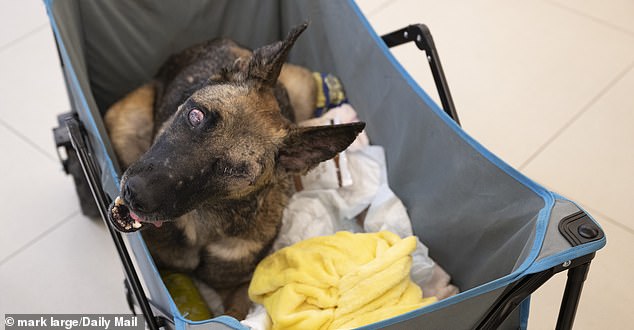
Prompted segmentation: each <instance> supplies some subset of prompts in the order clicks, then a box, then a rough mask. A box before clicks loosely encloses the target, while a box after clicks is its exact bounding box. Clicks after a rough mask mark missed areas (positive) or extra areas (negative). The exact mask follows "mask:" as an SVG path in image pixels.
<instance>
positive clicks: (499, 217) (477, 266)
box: [45, 0, 606, 329]
mask: <svg viewBox="0 0 634 330" xmlns="http://www.w3.org/2000/svg"><path fill="white" fill-rule="evenodd" d="M45 2H46V7H47V10H48V14H49V16H50V21H51V25H52V28H53V31H54V34H55V38H56V41H57V45H58V50H59V55H60V58H61V63H62V66H63V72H64V75H65V80H66V84H67V87H68V92H69V97H70V100H71V102H70V103H71V106H72V111H71V112H70V113H68V114H63V115H61V116H60V127H58V128H56V129H55V138H56V142H57V145H58V148H59V149H65V150H66V151H67V154H68V156H67V157H64V158H63V162H64V165H65V168H67V170H68V171H69V172H70V173H72V174H73V175H74V176H75V179H76V182H77V189H78V191H79V192H80V196H84V197H85V196H86V195H87V194H90V193H82V192H85V191H88V189H90V191H91V192H92V195H93V196H94V199H95V200H96V202H97V203H96V205H97V206H98V207H97V208H95V210H97V211H98V214H99V215H101V217H103V218H104V220H105V219H106V213H105V212H106V210H107V206H108V205H109V204H110V202H111V201H112V199H113V197H115V196H117V195H118V182H119V175H120V174H121V171H120V168H119V166H118V164H117V159H116V157H115V154H114V152H113V149H112V146H111V144H110V142H109V138H108V135H107V133H106V130H105V127H104V123H103V120H102V115H103V114H104V112H105V111H106V109H108V107H109V106H110V105H112V104H113V103H114V102H115V101H116V100H118V99H119V98H121V97H122V96H123V95H125V94H126V93H127V92H129V91H131V90H132V89H134V88H136V87H137V86H139V85H141V84H142V83H143V82H145V81H147V80H149V79H150V77H152V76H153V75H154V74H155V72H156V70H157V69H158V67H159V66H160V64H161V63H162V62H163V61H164V60H165V59H166V58H167V57H168V56H169V55H170V54H172V53H174V52H176V51H178V50H181V49H183V48H185V47H187V46H189V45H191V44H194V43H197V42H200V41H203V40H207V39H211V38H214V37H218V36H228V37H231V38H233V39H235V40H237V41H238V42H240V43H241V44H243V45H247V46H249V47H252V48H255V47H258V46H261V45H264V44H267V43H270V42H272V41H274V40H279V39H281V38H283V37H284V36H285V34H286V32H287V31H289V30H290V28H291V27H292V26H294V25H296V24H298V23H300V22H302V21H304V20H306V19H309V20H310V22H311V24H310V27H309V29H308V30H307V31H306V33H304V35H302V37H301V38H300V40H299V41H298V42H297V44H296V45H295V47H294V48H293V50H292V52H291V54H290V58H289V62H291V63H296V64H300V65H304V66H306V67H308V68H311V69H313V70H316V71H321V72H332V73H335V74H336V75H337V76H338V77H339V78H340V79H341V81H342V82H343V83H344V85H345V88H346V93H347V96H348V99H349V100H350V103H351V104H353V105H354V106H355V108H356V109H357V111H358V113H359V116H360V118H361V119H362V120H363V121H365V122H366V123H367V131H368V133H369V136H370V139H371V142H372V143H374V144H378V145H382V146H383V147H384V148H385V150H386V157H387V165H388V176H389V182H390V183H391V188H392V190H394V192H396V194H397V195H398V196H399V197H400V198H401V200H402V201H403V202H404V204H405V205H406V206H407V209H408V212H409V215H410V218H411V219H412V225H413V228H414V232H415V233H416V234H417V235H418V236H419V237H420V238H421V240H422V241H423V243H425V245H427V246H428V247H429V251H430V255H431V256H432V257H433V258H434V259H435V260H436V261H437V262H438V263H439V264H441V265H442V266H443V267H444V268H445V269H446V270H447V271H448V272H449V273H450V274H451V276H452V277H453V282H454V283H455V284H456V285H457V286H459V287H460V289H461V293H460V294H458V295H455V296H452V297H450V298H447V299H445V300H442V301H440V302H437V303H435V304H432V305H429V306H426V307H423V308H420V309H418V310H414V311H412V312H409V313H406V314H403V315H401V316H398V317H394V318H391V319H387V320H384V321H381V322H378V323H375V324H371V325H368V326H365V327H364V328H367V329H375V328H393V329H423V328H424V329H470V328H478V329H496V328H504V329H516V328H522V329H523V328H526V327H527V319H528V312H529V300H530V295H531V293H532V292H534V291H535V290H536V289H537V288H538V287H539V286H541V285H542V284H543V283H545V282H546V281H547V280H548V279H549V278H551V277H552V276H553V274H555V273H558V272H562V271H567V272H568V282H567V284H566V289H565V293H564V297H563V300H562V303H561V308H560V313H559V319H558V322H557V328H559V329H569V328H571V327H572V323H573V321H574V316H575V311H576V308H577V304H578V301H579V297H580V294H581V289H582V286H583V281H584V279H585V277H586V274H587V272H588V268H589V266H590V261H591V260H592V258H593V257H594V255H595V252H596V251H597V250H599V249H600V248H602V247H603V246H604V245H605V243H606V240H605V237H604V235H603V232H602V231H601V229H600V227H599V226H598V224H597V223H596V222H595V221H594V220H593V219H592V218H591V217H590V216H589V215H588V214H587V213H585V211H583V210H582V209H581V208H580V207H579V206H577V205H576V204H575V203H574V202H572V201H570V200H568V199H566V198H565V197H563V196H560V195H557V194H555V193H553V192H550V191H548V190H547V189H545V188H543V187H542V186H540V185H538V184H536V183H535V182H533V181H531V180H530V179H528V178H526V177H525V176H523V175H522V174H521V173H519V172H517V171H516V170H515V169H513V168H511V167H510V166H509V165H507V164H505V163H504V162H503V161H501V160H500V159H498V158H497V157H496V156H495V155H493V154H492V153H491V152H489V151H487V150H486V149H485V148H484V147H483V146H481V145H480V144H479V143H478V142H477V141H475V140H474V139H472V138H471V137H469V136H468V135H467V134H466V133H465V132H464V131H463V130H462V129H461V128H460V126H459V123H458V118H457V114H456V112H455V110H454V106H453V103H452V101H451V95H450V93H449V90H448V87H447V83H446V81H445V78H444V76H443V73H442V68H441V66H440V62H439V59H438V54H437V53H436V50H435V48H434V44H433V41H432V38H431V35H430V33H429V31H428V30H427V28H426V27H425V26H424V25H410V26H407V27H405V28H403V29H401V30H399V31H395V32H393V33H390V34H388V35H385V36H383V37H380V36H377V34H376V33H375V32H374V31H373V30H372V28H371V27H370V25H369V24H368V21H367V20H366V18H365V17H364V16H363V14H362V13H361V12H360V10H359V8H358V7H357V6H356V5H355V4H354V2H353V1H328V0H322V1H312V0H297V1H290V0H269V1H256V0H253V1H230V0H217V1H188V2H183V1H176V0H170V1H167V0H161V1H151V0H138V1H90V2H89V1H76V0H46V1H45ZM409 41H412V42H414V43H415V44H416V46H418V48H420V49H421V50H424V55H426V56H422V54H423V53H421V60H423V59H427V60H428V61H429V63H430V67H431V70H432V73H433V75H434V78H435V82H436V86H437V88H438V91H439V95H440V97H441V99H442V108H441V107H439V106H438V105H436V104H435V103H434V102H433V101H432V100H431V99H430V98H429V96H428V95H427V94H426V92H425V91H423V90H422V89H421V88H420V87H419V86H418V85H417V84H416V83H415V82H414V81H413V80H412V78H411V77H410V75H409V74H408V73H407V72H406V71H405V70H404V69H403V68H402V67H401V65H400V64H399V63H398V62H397V61H396V60H395V59H394V57H393V56H392V55H391V53H390V51H389V49H388V47H392V46H396V45H400V44H403V43H407V42H409ZM443 109H444V110H443ZM82 204H83V209H84V211H85V212H86V213H89V212H90V211H91V209H92V207H93V206H94V203H93V202H92V201H91V200H85V201H84V202H83V203H82ZM106 224H107V226H108V229H109V231H110V234H111V235H112V238H113V239H114V242H115V245H116V248H117V251H118V253H119V255H120V257H121V261H122V263H123V266H124V269H125V284H126V287H127V288H128V298H129V302H130V303H131V306H132V305H136V306H138V308H140V310H141V312H142V313H143V315H144V317H145V319H146V324H147V326H148V327H149V328H150V329H156V328H159V327H166V328H178V329H182V328H212V329H226V328H230V329H234V328H235V329H241V328H244V327H243V326H242V325H241V324H240V323H239V322H238V321H237V320H235V319H233V318H230V317H228V316H220V317H216V318H213V319H209V320H205V321H196V322H194V321H191V320H188V319H187V318H186V317H184V316H183V315H181V314H180V313H179V311H178V309H177V308H176V306H175V304H174V301H173V299H172V297H171V296H170V295H169V293H168V291H167V289H166V287H165V285H164V284H163V282H162V281H161V277H160V276H159V274H158V271H157V269H156V266H155V265H154V263H153V261H152V259H151V256H150V254H149V253H148V250H147V247H146V246H145V244H144V242H143V240H142V238H141V236H140V234H138V233H133V234H126V235H122V234H120V233H119V232H117V231H116V230H115V229H114V228H113V227H112V225H111V224H110V223H109V222H108V221H106ZM129 251H131V252H132V255H133V256H134V260H135V261H134V262H133V260H132V257H131V255H130V254H129Z"/></svg>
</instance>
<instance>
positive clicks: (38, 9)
mask: <svg viewBox="0 0 634 330" xmlns="http://www.w3.org/2000/svg"><path fill="white" fill-rule="evenodd" d="M0 9H1V10H0V49H3V48H5V47H8V46H10V45H11V44H13V43H14V42H15V41H16V40H18V39H20V38H22V37H24V36H25V35H27V34H29V33H31V32H33V31H34V30H36V29H38V28H45V26H46V25H47V24H48V17H47V16H46V10H45V9H44V1H39V0H25V1H20V0H3V1H2V3H1V4H0ZM49 30H50V28H49Z"/></svg>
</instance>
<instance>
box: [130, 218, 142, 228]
mask: <svg viewBox="0 0 634 330" xmlns="http://www.w3.org/2000/svg"><path fill="white" fill-rule="evenodd" d="M141 226H143V224H141V223H140V222H138V221H136V220H135V221H134V223H133V224H132V228H135V229H139V228H141Z"/></svg>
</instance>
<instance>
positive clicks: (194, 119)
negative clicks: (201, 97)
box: [187, 108, 205, 127]
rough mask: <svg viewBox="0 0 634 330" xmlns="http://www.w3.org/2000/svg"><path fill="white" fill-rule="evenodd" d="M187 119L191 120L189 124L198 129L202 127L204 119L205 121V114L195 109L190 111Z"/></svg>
mask: <svg viewBox="0 0 634 330" xmlns="http://www.w3.org/2000/svg"><path fill="white" fill-rule="evenodd" d="M187 118H188V119H189V123H190V124H192V126H194V127H196V126H198V125H200V123H202V121H203V119H205V113H204V112H202V111H200V110H198V109H196V108H194V109H191V110H189V114H188V115H187Z"/></svg>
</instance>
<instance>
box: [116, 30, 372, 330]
mask: <svg viewBox="0 0 634 330" xmlns="http://www.w3.org/2000/svg"><path fill="white" fill-rule="evenodd" d="M306 27H307V24H302V25H300V26H298V27H295V28H294V29H292V31H291V32H290V33H289V34H288V36H287V37H286V38H285V39H284V40H282V41H278V42H275V43H272V44H269V45H266V46H263V47H261V48H258V49H256V50H254V51H251V50H249V49H247V48H244V47H242V46H240V45H238V44H237V43H236V42H234V41H232V40H230V39H214V40H212V41H208V42H205V43H202V44H199V45H195V46H192V47H190V48H188V49H185V50H184V51H181V52H180V53H178V54H175V55H173V56H171V57H170V58H169V59H168V60H167V62H166V63H165V64H164V65H163V66H162V67H161V69H160V70H159V72H158V74H157V75H156V76H155V78H154V79H153V80H152V81H151V82H150V83H148V84H146V85H144V86H142V87H140V88H138V89H137V90H135V91H133V92H132V93H130V94H129V95H128V96H126V97H125V98H123V99H122V100H121V101H119V102H117V103H116V104H115V105H113V106H112V107H111V108H110V109H109V110H108V112H107V114H106V116H105V122H106V126H107V129H108V131H109V134H110V137H111V140H112V143H113V147H114V149H115V151H116V153H117V156H118V158H119V160H120V162H121V164H122V166H123V167H124V168H126V170H125V172H124V174H123V175H122V178H121V184H120V197H119V198H117V200H116V201H115V202H114V203H113V204H112V205H111V208H110V215H109V218H110V221H111V222H112V223H113V225H115V227H116V228H117V229H119V230H120V231H124V232H131V231H135V230H137V229H138V227H141V228H142V229H143V231H142V232H141V233H142V235H143V237H144V239H145V241H146V243H147V246H148V248H149V250H150V253H151V254H152V257H153V258H154V261H155V263H156V264H157V266H158V267H159V269H164V270H173V271H179V272H185V273H188V274H191V275H192V276H193V277H194V278H195V279H196V280H197V281H200V282H203V283H204V284H206V285H208V286H210V287H211V288H213V289H215V290H216V291H217V292H218V293H219V294H220V296H221V297H222V300H223V305H224V309H225V314H227V315H231V316H234V317H236V318H238V319H242V318H244V316H245V315H246V313H247V311H248V308H249V306H250V305H251V303H250V301H249V300H248V297H247V293H246V292H247V288H248V283H249V280H250V278H251V275H252V272H253V270H254V269H255V266H256V265H257V264H258V262H259V261H260V260H262V259H263V257H265V256H266V255H267V253H268V251H269V249H270V247H271V245H272V243H273V241H274V239H275V238H276V236H277V234H278V231H279V229H280V226H281V219H282V214H283V211H284V208H285V207H286V205H287V203H288V200H289V198H290V197H291V196H292V193H293V185H292V183H293V176H295V175H298V174H303V173H306V172H307V171H308V170H310V169H311V168H313V167H315V166H316V165H317V164H318V163H320V162H322V161H325V160H328V159H330V158H333V157H334V156H335V155H336V154H338V153H339V152H341V151H343V150H345V149H346V148H347V147H348V146H349V145H350V144H351V143H352V142H353V141H354V139H355V138H356V136H357V134H359V133H360V132H361V131H362V130H363V128H364V126H365V124H364V123H353V124H343V125H333V126H319V127H298V126H297V125H296V124H295V123H294V122H295V119H297V118H301V119H306V118H307V117H308V116H309V115H308V114H309V113H312V111H313V110H314V99H315V96H314V93H315V92H314V89H315V88H314V80H313V78H312V77H311V74H310V72H309V71H308V70H306V69H304V68H301V67H298V66H293V65H290V64H285V61H286V57H287V55H288V53H289V51H290V49H291V47H292V46H293V44H294V43H295V41H296V40H297V38H298V37H299V36H300V34H301V33H302V32H303V31H304V30H305V29H306ZM311 107H312V108H311Z"/></svg>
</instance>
